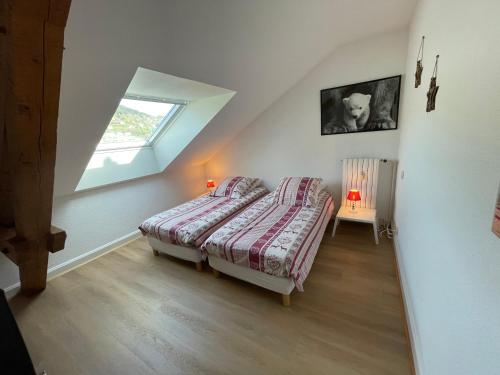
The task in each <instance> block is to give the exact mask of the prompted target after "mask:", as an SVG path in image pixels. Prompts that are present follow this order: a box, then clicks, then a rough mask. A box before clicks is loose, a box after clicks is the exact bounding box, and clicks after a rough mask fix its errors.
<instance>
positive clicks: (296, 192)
mask: <svg viewBox="0 0 500 375" xmlns="http://www.w3.org/2000/svg"><path fill="white" fill-rule="evenodd" d="M322 181H323V180H322V179H321V178H312V177H285V178H282V179H281V181H280V183H279V185H278V187H277V188H276V190H275V191H274V193H273V203H275V204H281V205H285V206H305V207H314V206H316V205H317V203H318V195H319V192H320V191H321V183H322Z"/></svg>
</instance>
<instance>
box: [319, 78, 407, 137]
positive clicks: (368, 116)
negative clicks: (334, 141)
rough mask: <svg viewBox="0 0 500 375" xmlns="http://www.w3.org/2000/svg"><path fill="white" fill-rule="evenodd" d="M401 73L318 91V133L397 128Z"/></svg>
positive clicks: (332, 133) (347, 132)
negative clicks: (319, 121)
mask: <svg viewBox="0 0 500 375" xmlns="http://www.w3.org/2000/svg"><path fill="white" fill-rule="evenodd" d="M400 94H401V75H397V76H391V77H385V78H380V79H374V80H371V81H365V82H358V83H353V84H349V85H343V86H338V87H333V88H327V89H323V90H321V91H320V103H321V135H335V134H350V133H361V132H372V131H381V130H396V129H397V128H398V116H399V100H400Z"/></svg>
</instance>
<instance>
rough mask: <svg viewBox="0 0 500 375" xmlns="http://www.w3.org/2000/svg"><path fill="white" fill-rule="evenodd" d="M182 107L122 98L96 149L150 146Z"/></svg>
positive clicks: (163, 102)
mask: <svg viewBox="0 0 500 375" xmlns="http://www.w3.org/2000/svg"><path fill="white" fill-rule="evenodd" d="M181 107H182V105H180V104H174V103H169V102H166V101H162V100H158V99H151V98H132V97H125V98H123V99H122V100H121V101H120V105H119V106H118V108H117V110H116V112H115V114H114V115H113V118H112V119H111V121H110V123H109V125H108V127H107V129H106V131H105V132H104V135H103V136H102V139H101V141H100V142H99V144H98V145H97V149H96V150H97V151H104V150H114V149H124V148H136V147H144V146H149V145H150V144H151V143H152V142H153V141H154V139H155V138H156V137H157V136H158V135H159V134H160V133H161V131H162V130H163V129H164V128H165V126H166V125H167V124H168V123H169V122H170V121H171V120H172V118H173V116H174V115H175V113H177V111H178V110H179V109H180V108H181Z"/></svg>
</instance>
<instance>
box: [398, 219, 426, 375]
mask: <svg viewBox="0 0 500 375" xmlns="http://www.w3.org/2000/svg"><path fill="white" fill-rule="evenodd" d="M395 228H396V227H395ZM394 248H395V253H396V263H397V267H398V270H399V279H400V283H401V293H402V295H403V304H404V309H405V314H406V321H407V324H408V334H409V336H410V337H409V339H410V346H411V351H412V356H413V365H414V367H415V374H416V375H421V374H422V373H423V372H422V366H421V363H422V362H421V358H422V356H421V352H420V348H421V346H420V338H419V335H418V331H417V325H416V320H415V315H414V311H415V310H414V309H413V302H412V298H411V294H410V290H409V287H408V280H407V276H406V270H405V268H404V266H403V263H402V262H401V247H400V245H399V241H398V234H397V233H395V234H394Z"/></svg>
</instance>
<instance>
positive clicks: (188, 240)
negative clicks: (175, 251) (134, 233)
mask: <svg viewBox="0 0 500 375" xmlns="http://www.w3.org/2000/svg"><path fill="white" fill-rule="evenodd" d="M267 193H268V191H267V189H266V188H264V187H257V188H255V189H254V190H252V191H251V192H250V193H248V194H246V195H245V196H243V197H242V198H238V199H235V198H229V197H212V196H209V195H204V196H202V197H199V198H196V199H193V200H192V201H189V202H186V203H184V204H181V205H179V206H177V207H174V208H171V209H170V210H167V211H164V212H161V213H159V214H157V215H154V216H153V217H151V218H149V219H147V220H146V221H144V222H143V223H142V224H141V225H140V226H139V229H140V231H141V232H142V234H143V235H148V236H151V237H154V238H156V239H158V240H160V241H163V242H167V243H171V244H174V245H180V246H186V247H200V245H201V244H202V243H203V242H204V241H205V240H206V239H207V238H208V237H209V236H210V235H211V234H212V233H213V232H214V231H215V230H217V228H219V227H220V226H222V225H224V224H225V223H226V222H227V221H228V220H230V219H231V218H232V217H234V216H235V215H236V214H237V213H239V212H240V211H241V210H242V209H243V208H245V207H246V206H247V205H249V204H250V203H252V202H254V201H255V200H256V199H258V198H260V197H262V196H264V195H265V194H267Z"/></svg>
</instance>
